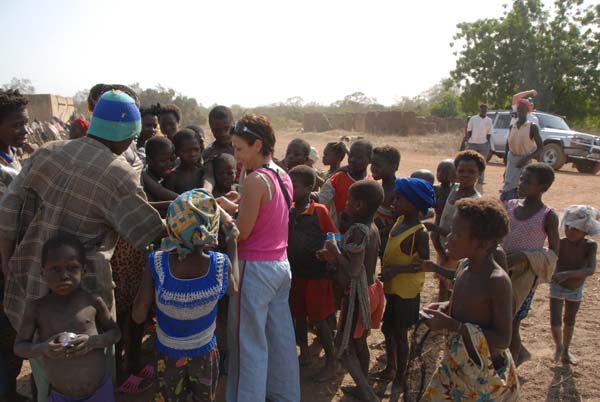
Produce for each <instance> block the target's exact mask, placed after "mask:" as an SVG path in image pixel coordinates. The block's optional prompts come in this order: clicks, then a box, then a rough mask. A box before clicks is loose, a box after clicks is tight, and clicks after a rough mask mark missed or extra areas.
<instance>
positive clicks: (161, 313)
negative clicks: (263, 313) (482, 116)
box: [132, 189, 239, 402]
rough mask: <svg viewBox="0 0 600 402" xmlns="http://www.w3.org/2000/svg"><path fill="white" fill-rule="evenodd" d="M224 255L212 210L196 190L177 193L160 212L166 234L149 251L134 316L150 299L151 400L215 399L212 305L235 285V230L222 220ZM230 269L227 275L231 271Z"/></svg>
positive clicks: (143, 313)
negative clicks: (154, 349)
mask: <svg viewBox="0 0 600 402" xmlns="http://www.w3.org/2000/svg"><path fill="white" fill-rule="evenodd" d="M223 229H224V231H225V233H226V242H227V252H228V254H229V255H230V256H231V262H230V259H229V258H228V257H227V255H226V254H222V253H217V252H213V251H209V250H208V249H209V248H210V247H213V246H214V245H216V243H217V236H218V232H219V208H218V207H217V203H216V201H215V200H214V198H213V197H212V196H211V195H210V193H208V192H206V191H205V190H203V189H197V190H191V191H188V192H186V193H183V194H181V195H180V196H179V197H177V199H176V200H175V201H173V202H172V203H171V205H170V206H169V209H168V211H167V235H168V236H167V237H165V238H164V239H163V240H162V244H161V251H155V252H151V253H150V254H149V256H148V265H149V269H147V270H146V271H145V272H144V277H143V278H142V284H141V286H140V289H139V291H138V294H137V296H136V298H135V302H134V306H133V312H132V313H133V319H134V321H135V322H138V323H143V322H144V321H145V320H146V317H147V316H148V312H149V310H150V308H151V307H152V304H153V302H155V304H156V320H157V323H158V327H157V330H156V335H157V337H156V338H157V339H156V347H157V350H158V359H157V364H156V374H157V380H158V393H157V395H156V396H155V398H154V401H157V402H159V401H160V402H162V401H165V402H180V401H186V400H187V396H188V394H189V393H191V394H192V395H193V400H194V401H214V400H215V391H216V389H217V380H218V376H219V367H218V366H219V363H218V361H219V359H218V352H217V345H216V343H217V341H216V337H215V334H214V332H215V320H216V317H217V302H218V301H219V299H220V298H222V297H223V296H224V295H225V292H226V291H227V290H228V289H231V290H232V291H233V289H234V288H235V286H234V283H233V282H234V278H235V277H237V276H236V275H235V272H236V265H237V263H236V257H235V256H236V255H237V249H236V247H237V246H236V240H237V236H238V233H239V232H238V230H237V228H236V227H235V226H234V225H233V223H230V222H229V223H225V224H224V225H223ZM232 272H234V274H232Z"/></svg>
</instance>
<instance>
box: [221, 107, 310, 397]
mask: <svg viewBox="0 0 600 402" xmlns="http://www.w3.org/2000/svg"><path fill="white" fill-rule="evenodd" d="M232 142H233V147H234V151H235V157H236V159H237V160H239V161H241V162H242V164H243V166H244V169H245V170H246V176H245V177H244V178H243V183H242V184H243V187H242V188H243V189H242V194H241V199H240V204H239V215H238V218H237V220H236V224H237V227H238V229H239V231H240V236H239V242H238V257H239V260H240V262H239V266H240V279H239V292H238V294H237V295H235V296H233V297H230V304H229V323H228V327H229V331H228V341H229V351H230V356H229V375H228V378H227V398H226V399H227V401H228V402H233V401H239V402H241V401H244V402H245V401H264V400H265V399H269V400H272V401H290V402H299V401H300V375H299V367H298V358H297V355H296V339H295V335H294V327H293V324H292V317H291V314H290V309H289V304H288V299H289V292H290V286H291V278H292V274H291V271H290V265H289V263H288V260H287V242H288V218H289V210H290V206H291V200H292V191H293V187H292V182H291V180H290V178H289V176H288V175H287V173H286V172H285V171H284V170H283V169H281V168H280V167H278V166H277V165H276V164H275V163H273V161H272V159H271V156H272V155H273V151H274V147H275V133H274V131H273V127H272V126H271V123H270V122H269V120H268V119H267V118H266V117H264V116H255V115H246V116H244V117H243V118H242V119H241V120H240V121H238V122H237V123H236V124H235V127H234V130H233V138H232Z"/></svg>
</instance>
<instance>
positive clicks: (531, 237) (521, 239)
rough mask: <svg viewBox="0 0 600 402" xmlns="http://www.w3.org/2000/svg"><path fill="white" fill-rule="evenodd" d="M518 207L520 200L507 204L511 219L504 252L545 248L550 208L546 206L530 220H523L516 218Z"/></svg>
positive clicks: (503, 244) (503, 245)
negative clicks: (546, 226)
mask: <svg viewBox="0 0 600 402" xmlns="http://www.w3.org/2000/svg"><path fill="white" fill-rule="evenodd" d="M518 205H519V200H510V201H508V202H507V203H506V211H507V212H508V217H509V219H510V231H509V232H508V235H507V236H506V237H505V238H504V242H503V243H502V247H503V248H504V251H506V252H507V253H508V252H511V251H528V250H539V249H541V248H543V247H544V243H545V242H546V237H548V234H547V233H546V229H545V228H544V224H545V222H546V216H548V213H549V212H550V208H549V207H548V206H544V207H543V208H542V209H540V210H539V211H538V212H537V213H536V214H534V215H533V216H532V217H530V218H529V219H523V220H521V219H518V218H517V217H516V216H515V209H516V208H517V206H518Z"/></svg>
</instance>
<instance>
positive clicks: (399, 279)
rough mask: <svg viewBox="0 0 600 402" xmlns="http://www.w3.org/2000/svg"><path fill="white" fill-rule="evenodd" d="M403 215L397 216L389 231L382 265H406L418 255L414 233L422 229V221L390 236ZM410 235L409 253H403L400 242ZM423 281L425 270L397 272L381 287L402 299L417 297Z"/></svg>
mask: <svg viewBox="0 0 600 402" xmlns="http://www.w3.org/2000/svg"><path fill="white" fill-rule="evenodd" d="M402 220H403V217H400V218H398V220H397V221H396V223H395V224H394V227H393V228H392V230H391V231H390V237H389V238H388V242H387V245H386V247H385V252H384V253H383V265H408V264H411V263H412V262H413V261H414V260H415V259H417V258H418V257H419V253H418V252H416V251H415V237H416V233H417V232H418V231H419V230H421V229H424V228H425V226H424V225H423V224H422V223H419V224H418V225H415V226H413V227H412V228H410V229H408V230H406V231H404V232H402V233H400V234H399V235H396V236H392V233H393V232H394V229H395V228H396V226H398V225H399V224H401V223H402ZM411 236H412V244H411V246H410V254H405V253H404V252H403V251H402V248H401V247H400V245H401V244H402V242H403V241H404V240H406V239H408V238H409V237H411ZM424 283H425V272H415V273H410V274H398V275H396V276H395V277H394V278H392V279H391V280H390V281H387V282H385V284H384V285H383V288H384V290H385V293H388V294H395V295H398V296H400V297H402V298H403V299H412V298H415V297H417V295H418V294H419V293H421V291H422V290H423V284H424Z"/></svg>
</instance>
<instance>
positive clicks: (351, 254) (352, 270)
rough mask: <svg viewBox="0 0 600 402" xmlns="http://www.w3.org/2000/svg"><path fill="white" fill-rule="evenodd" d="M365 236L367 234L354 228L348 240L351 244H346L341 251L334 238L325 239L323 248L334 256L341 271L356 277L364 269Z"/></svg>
mask: <svg viewBox="0 0 600 402" xmlns="http://www.w3.org/2000/svg"><path fill="white" fill-rule="evenodd" d="M366 236H367V234H365V233H362V232H360V231H358V230H355V231H354V233H353V234H352V237H351V239H350V242H349V243H351V244H352V245H351V246H349V245H346V246H345V248H344V252H343V253H342V252H341V251H340V249H339V248H338V246H337V242H336V241H335V240H326V241H325V248H326V249H327V250H328V251H329V252H330V253H332V254H333V255H334V256H335V258H336V261H337V263H338V264H339V268H340V269H341V271H342V272H344V273H345V274H346V275H347V276H348V277H350V278H357V277H358V276H359V275H360V272H361V270H362V269H364V263H365V248H366V247H365V245H366V242H367V239H366Z"/></svg>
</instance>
